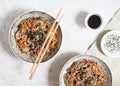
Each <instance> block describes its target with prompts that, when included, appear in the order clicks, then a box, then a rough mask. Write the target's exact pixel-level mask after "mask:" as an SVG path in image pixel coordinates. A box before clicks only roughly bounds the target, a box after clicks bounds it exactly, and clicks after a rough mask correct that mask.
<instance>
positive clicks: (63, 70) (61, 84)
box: [59, 55, 112, 86]
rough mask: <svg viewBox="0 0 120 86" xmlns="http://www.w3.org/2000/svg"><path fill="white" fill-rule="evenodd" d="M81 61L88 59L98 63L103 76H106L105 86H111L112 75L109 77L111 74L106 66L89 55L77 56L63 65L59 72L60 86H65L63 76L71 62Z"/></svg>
mask: <svg viewBox="0 0 120 86" xmlns="http://www.w3.org/2000/svg"><path fill="white" fill-rule="evenodd" d="M83 59H89V60H93V61H96V62H98V63H100V65H101V67H102V69H103V71H104V72H105V74H106V76H107V81H106V86H112V75H111V72H110V70H109V68H108V66H107V65H106V64H105V63H104V62H103V61H102V60H100V59H98V58H97V57H94V56H89V55H83V56H80V55H77V56H75V57H73V58H71V59H70V60H69V61H68V62H66V63H65V65H64V66H63V68H62V70H61V73H60V77H59V84H60V86H65V84H64V74H65V73H66V69H67V68H69V67H70V66H71V65H72V64H73V62H75V61H80V60H83Z"/></svg>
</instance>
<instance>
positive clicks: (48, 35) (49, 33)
mask: <svg viewBox="0 0 120 86" xmlns="http://www.w3.org/2000/svg"><path fill="white" fill-rule="evenodd" d="M61 11H62V8H61V9H60V10H59V12H58V14H57V16H56V18H55V21H54V22H53V24H52V26H51V29H50V31H49V32H48V34H47V37H46V39H45V41H44V43H43V45H42V47H41V50H40V52H39V53H38V56H37V58H36V60H35V63H34V65H33V66H32V68H31V70H30V73H32V72H33V70H34V68H35V66H36V65H37V62H38V60H39V57H40V55H41V53H42V52H43V49H44V47H45V45H46V43H47V41H48V39H49V37H50V35H51V32H52V31H53V28H54V26H55V24H56V22H57V19H58V17H59V16H60V13H61Z"/></svg>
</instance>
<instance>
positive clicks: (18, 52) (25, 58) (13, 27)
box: [8, 11, 62, 63]
mask: <svg viewBox="0 0 120 86" xmlns="http://www.w3.org/2000/svg"><path fill="white" fill-rule="evenodd" d="M31 16H35V17H39V16H41V17H46V18H48V19H49V20H50V22H51V24H52V23H53V22H54V20H55V19H54V18H53V17H52V16H50V15H49V14H47V13H44V12H41V11H30V12H26V13H23V14H21V15H20V16H18V17H17V18H16V19H15V20H14V21H13V24H12V25H11V27H10V30H9V35H8V40H9V45H10V48H11V50H12V52H13V53H14V54H15V56H17V57H18V58H20V59H22V60H23V61H26V62H30V63H34V61H35V57H32V56H29V55H27V54H25V53H22V52H21V50H20V49H19V47H18V45H17V44H16V41H15V36H14V35H15V33H16V31H17V30H18V25H19V23H20V22H21V21H22V20H23V19H27V18H29V17H31ZM57 32H58V38H59V39H58V43H57V47H56V48H55V50H54V51H53V52H52V53H51V54H50V55H47V56H45V57H44V58H43V60H42V62H45V61H48V60H49V59H51V58H52V57H53V56H54V55H55V54H56V53H57V52H58V50H59V48H60V46H61V42H62V32H61V28H60V27H59V28H58V30H57Z"/></svg>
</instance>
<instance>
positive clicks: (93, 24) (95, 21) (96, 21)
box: [88, 15, 101, 29]
mask: <svg viewBox="0 0 120 86" xmlns="http://www.w3.org/2000/svg"><path fill="white" fill-rule="evenodd" d="M100 24H101V18H100V17H99V16H97V15H92V16H90V18H89V19H88V26H89V27H90V28H92V29H97V28H98V27H99V26H100Z"/></svg>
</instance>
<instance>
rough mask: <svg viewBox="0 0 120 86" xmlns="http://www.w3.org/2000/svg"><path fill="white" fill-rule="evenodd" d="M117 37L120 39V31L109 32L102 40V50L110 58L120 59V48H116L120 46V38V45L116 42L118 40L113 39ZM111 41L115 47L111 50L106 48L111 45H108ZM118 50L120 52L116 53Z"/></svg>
mask: <svg viewBox="0 0 120 86" xmlns="http://www.w3.org/2000/svg"><path fill="white" fill-rule="evenodd" d="M112 35H114V36H112ZM115 35H117V36H119V37H120V31H110V32H107V33H106V34H105V35H104V36H103V38H102V40H101V49H102V51H103V53H104V54H105V55H107V56H109V57H119V58H120V47H116V46H117V45H119V46H120V38H119V43H118V42H115V41H114V40H116V39H114V40H113V37H115ZM116 38H117V37H116ZM109 40H110V41H111V42H110V43H111V45H112V44H113V45H115V46H113V45H112V46H111V47H109V48H108V47H106V45H107V46H109V43H108V41H109ZM117 49H119V51H115V50H117Z"/></svg>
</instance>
